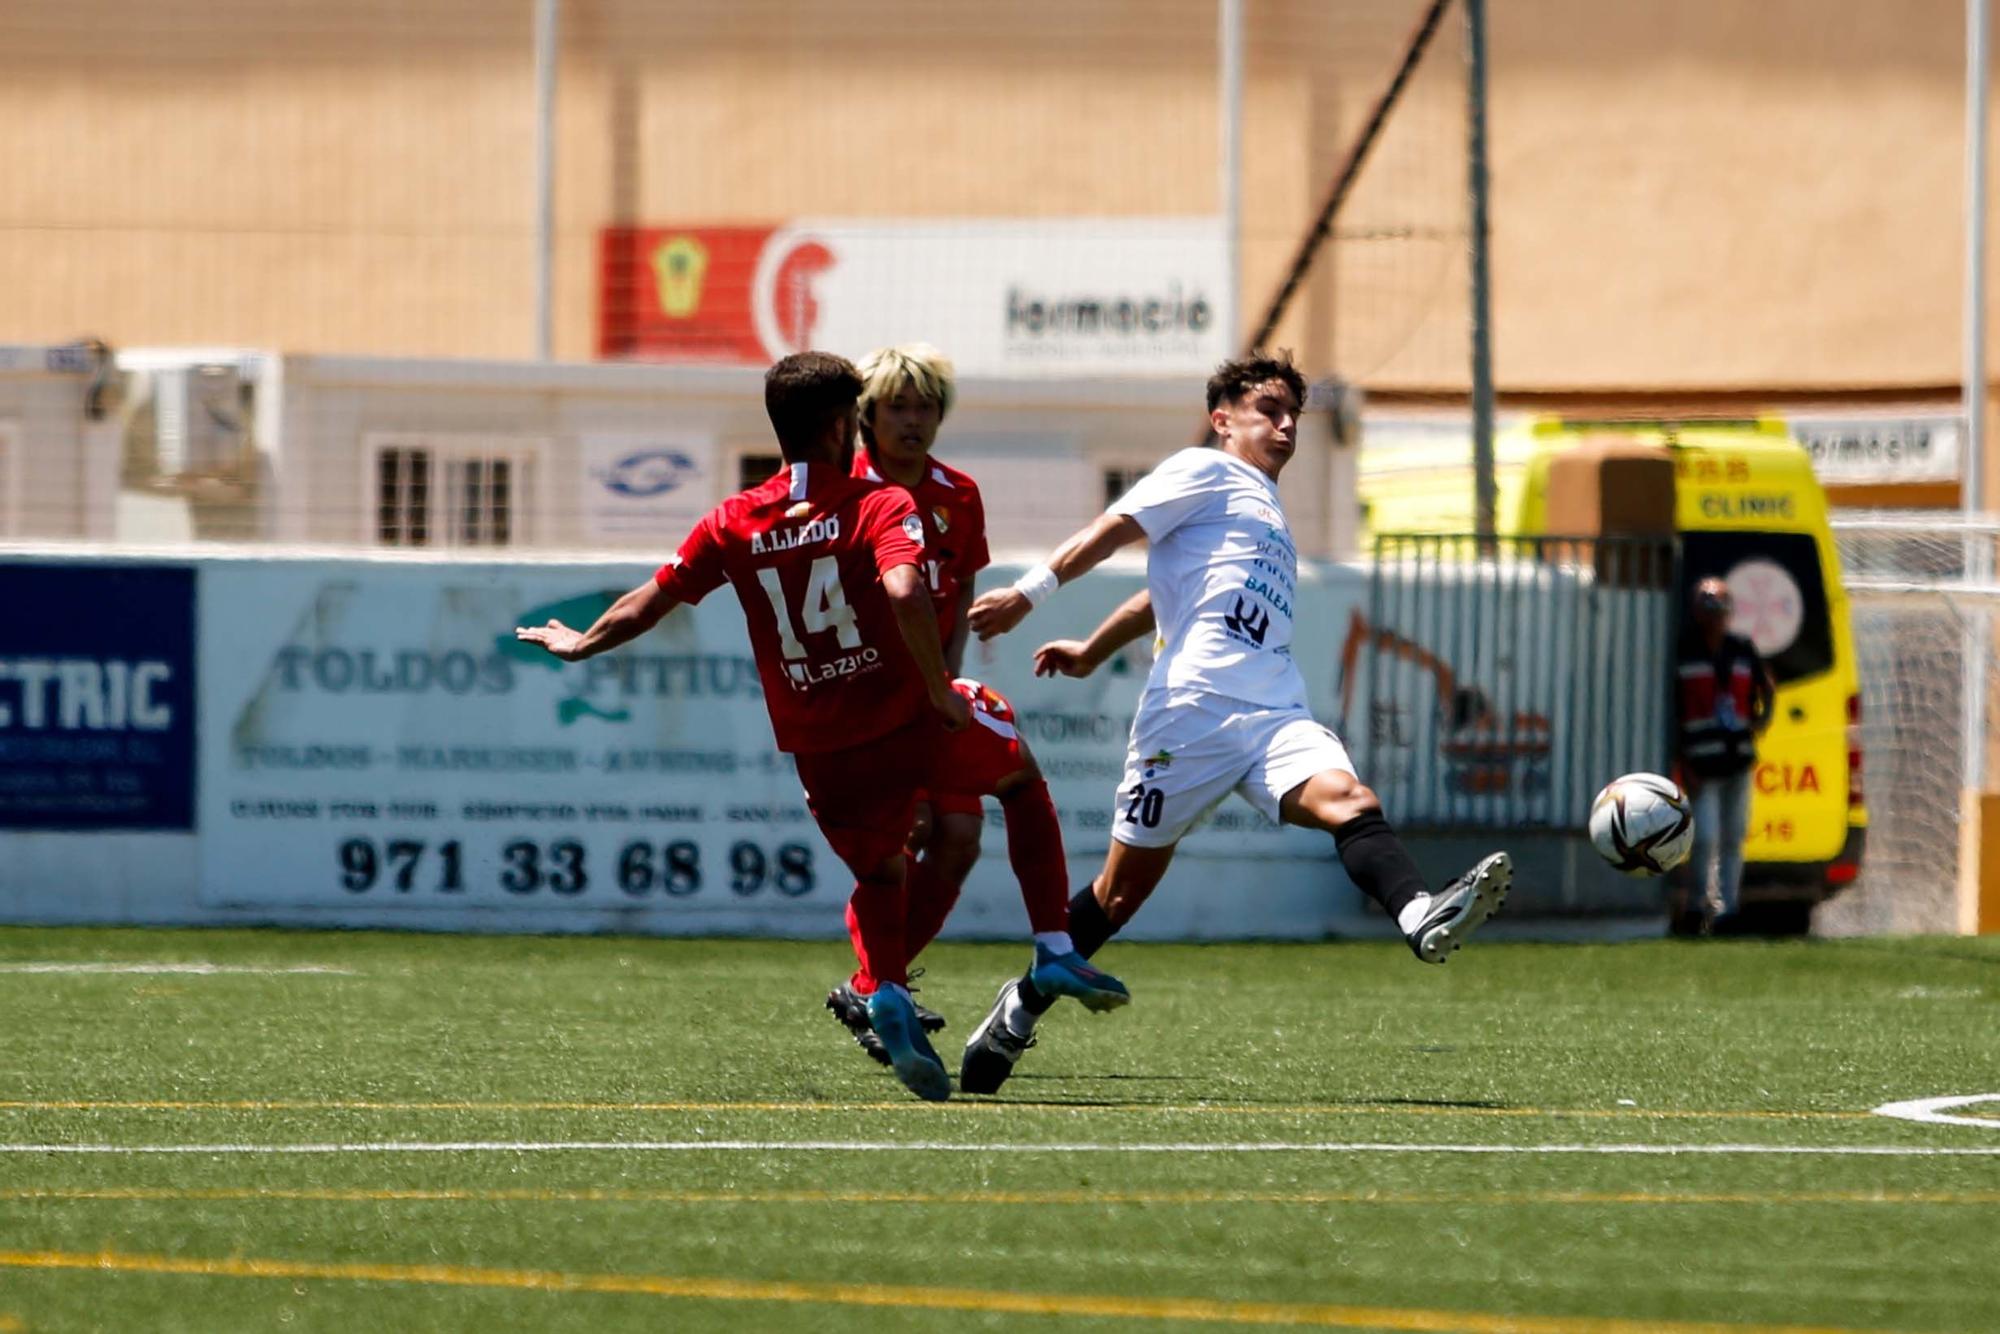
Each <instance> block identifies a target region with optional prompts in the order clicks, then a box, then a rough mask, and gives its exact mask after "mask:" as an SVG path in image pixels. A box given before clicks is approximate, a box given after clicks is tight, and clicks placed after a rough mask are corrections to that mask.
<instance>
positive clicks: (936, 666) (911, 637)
mask: <svg viewBox="0 0 2000 1334" xmlns="http://www.w3.org/2000/svg"><path fill="white" fill-rule="evenodd" d="M882 591H883V592H885V593H887V594H888V595H889V607H890V609H891V610H892V611H894V612H895V613H896V627H897V628H898V629H899V630H901V631H902V632H903V642H904V643H905V644H907V645H909V649H910V657H912V658H913V659H915V660H916V664H917V671H918V673H919V674H920V675H921V676H922V677H923V680H924V689H925V690H926V691H928V692H929V694H930V700H931V707H932V708H933V709H935V710H937V712H938V716H939V717H941V718H943V719H944V725H945V727H946V728H947V729H949V730H950V731H953V732H957V731H960V730H962V729H964V728H965V727H966V726H968V725H969V724H970V723H971V722H972V706H971V705H969V704H967V703H966V702H965V698H964V696H962V695H960V694H959V693H958V692H957V691H956V690H953V689H952V688H951V677H950V676H949V675H947V674H946V672H945V669H944V646H943V645H942V644H940V643H939V642H938V627H937V612H936V611H934V610H933V609H932V607H931V591H930V589H928V588H926V587H925V586H924V579H923V576H922V575H920V574H918V573H917V567H916V566H915V565H892V566H890V567H889V568H888V569H886V570H884V571H882Z"/></svg>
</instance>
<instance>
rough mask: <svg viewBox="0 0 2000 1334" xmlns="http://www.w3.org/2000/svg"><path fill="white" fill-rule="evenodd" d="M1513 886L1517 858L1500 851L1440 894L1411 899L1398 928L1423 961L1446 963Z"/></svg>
mask: <svg viewBox="0 0 2000 1334" xmlns="http://www.w3.org/2000/svg"><path fill="white" fill-rule="evenodd" d="M1513 886H1514V862H1513V859H1512V858H1510V857H1508V855H1507V854H1506V853H1504V852H1496V853H1494V854H1492V855H1491V856H1489V857H1486V858H1484V859H1482V860H1481V861H1480V863H1479V864H1478V865H1477V866H1475V867H1473V868H1472V869H1471V870H1470V871H1467V872H1466V873H1465V874H1464V875H1462V876H1460V877H1459V878H1458V879H1456V880H1454V881H1452V882H1451V883H1450V884H1448V885H1446V886H1445V887H1444V888H1443V889H1441V890H1439V891H1438V892H1437V893H1435V894H1426V895H1424V896H1423V897H1422V898H1419V899H1413V900H1411V902H1410V903H1409V905H1408V906H1406V907H1405V908H1404V909H1403V912H1402V916H1401V918H1400V919H1399V920H1398V922H1397V925H1399V926H1402V927H1403V935H1404V938H1405V939H1407V940H1408V941H1409V942H1410V948H1411V949H1412V950H1413V951H1415V952H1416V956H1417V957H1418V958H1419V959H1422V960H1423V961H1424V962H1425V963H1444V962H1446V961H1447V960H1448V959H1450V958H1451V952H1452V951H1453V950H1455V949H1457V948H1458V947H1459V946H1460V945H1463V944H1464V943H1465V942H1466V941H1467V940H1468V939H1469V938H1470V937H1471V935H1472V933H1473V932H1474V931H1477V930H1478V929H1479V927H1480V924H1481V923H1482V922H1484V921H1485V920H1486V919H1487V918H1489V917H1491V916H1492V915H1493V914H1494V913H1497V912H1499V911H1500V905H1501V904H1503V903H1505V902H1506V901H1507V891H1508V890H1509V889H1512V888H1513ZM1406 923H1407V924H1408V925H1405V924H1406Z"/></svg>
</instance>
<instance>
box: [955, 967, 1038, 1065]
mask: <svg viewBox="0 0 2000 1334" xmlns="http://www.w3.org/2000/svg"><path fill="white" fill-rule="evenodd" d="M1034 1045H1035V1015H1034V1014H1033V1013H1031V1012H1030V1011H1029V1009H1028V1007H1027V1006H1025V1005H1023V1004H1021V979H1019V978H1017V977H1010V978H1008V979H1007V981H1006V982H1005V983H1004V984H1003V985H1002V986H1001V988H1000V995H999V997H998V999H996V1000H995V1001H994V1002H993V1008H992V1009H991V1010H989V1011H987V1012H986V1019H985V1022H983V1023H981V1024H980V1025H979V1027H978V1028H976V1029H974V1030H973V1032H972V1037H971V1038H970V1039H969V1040H967V1042H966V1044H965V1055H964V1057H963V1058H961V1060H960V1062H959V1067H958V1089H959V1092H961V1093H998V1092H999V1091H1000V1086H1001V1085H1002V1084H1004V1083H1006V1082H1007V1077H1008V1076H1009V1075H1011V1074H1013V1073H1014V1064H1015V1062H1017V1061H1019V1060H1020V1059H1021V1054H1022V1053H1023V1052H1025V1051H1027V1050H1028V1048H1030V1047H1032V1046H1034Z"/></svg>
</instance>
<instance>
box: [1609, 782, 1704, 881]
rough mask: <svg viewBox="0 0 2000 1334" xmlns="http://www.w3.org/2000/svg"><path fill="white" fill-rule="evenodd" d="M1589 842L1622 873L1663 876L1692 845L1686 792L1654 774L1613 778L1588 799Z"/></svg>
mask: <svg viewBox="0 0 2000 1334" xmlns="http://www.w3.org/2000/svg"><path fill="white" fill-rule="evenodd" d="M1590 842H1591V845H1592V846H1593V847H1595V848H1596V849H1597V852H1598V855H1599V856H1601V857H1603V858H1604V860H1605V861H1608V862H1610V863H1611V864H1612V865H1613V866H1615V867H1617V868H1618V869H1619V870H1621V871H1623V872H1624V873H1625V874H1627V875H1665V874H1666V873H1667V872H1669V871H1671V870H1673V869H1674V868H1675V867H1676V866H1679V865H1680V864H1681V863H1682V862H1684V861H1686V860H1687V859H1688V853H1689V852H1690V851H1691V850H1692V849H1693V847H1694V811H1693V809H1692V808H1690V806H1689V805H1688V798H1687V793H1685V792H1683V791H1681V787H1680V784H1679V783H1676V782H1675V781H1674V780H1673V779H1671V778H1663V777H1661V776H1660V775H1659V774H1626V775H1625V776H1624V777H1623V778H1614V779H1612V780H1611V781H1610V782H1609V783H1606V784H1605V785H1604V790H1603V791H1602V792H1599V793H1598V794H1597V800H1595V801H1593V802H1591V803H1590Z"/></svg>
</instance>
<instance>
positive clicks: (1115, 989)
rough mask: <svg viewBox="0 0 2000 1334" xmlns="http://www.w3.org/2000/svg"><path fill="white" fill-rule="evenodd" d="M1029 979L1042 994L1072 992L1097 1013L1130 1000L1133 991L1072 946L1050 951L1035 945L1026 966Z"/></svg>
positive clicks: (1125, 1003)
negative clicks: (1060, 951) (1067, 949)
mask: <svg viewBox="0 0 2000 1334" xmlns="http://www.w3.org/2000/svg"><path fill="white" fill-rule="evenodd" d="M1028 980H1029V981H1030V982H1032V983H1034V984H1035V990H1037V991H1039V992H1041V993H1042V994H1043V995H1044V996H1072V997H1074V998H1076V999H1077V1000H1078V1001H1081V1002H1082V1003H1083V1008H1084V1009H1086V1010H1095V1011H1097V1012H1099V1013H1102V1012H1104V1011H1105V1010H1115V1009H1117V1008H1118V1007H1119V1006H1121V1005H1129V1004H1130V1003H1131V1001H1132V993H1131V992H1129V991H1127V990H1126V989H1125V984H1124V983H1123V982H1120V981H1119V980H1118V979H1117V978H1115V977H1113V976H1112V975H1111V974H1109V973H1107V972H1105V971H1104V970H1103V969H1101V968H1093V967H1092V966H1091V964H1090V961H1089V960H1087V959H1085V958H1084V957H1083V956H1082V955H1081V954H1078V953H1077V952H1076V951H1075V950H1071V951H1070V952H1069V953H1068V954H1051V953H1049V952H1048V951H1047V950H1045V949H1043V948H1042V947H1041V946H1040V945H1037V946H1035V966H1034V967H1033V968H1030V969H1029V970H1028Z"/></svg>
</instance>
